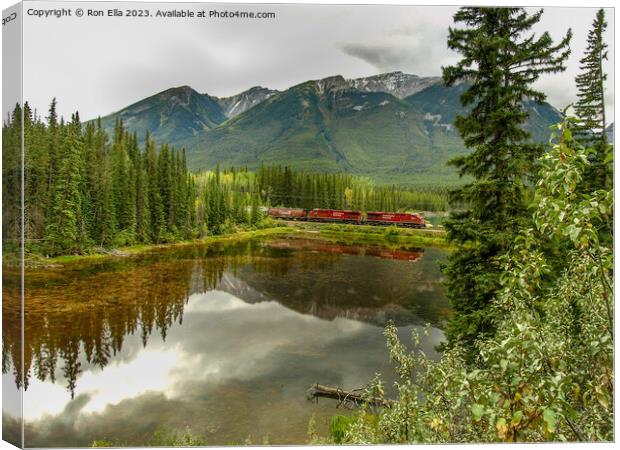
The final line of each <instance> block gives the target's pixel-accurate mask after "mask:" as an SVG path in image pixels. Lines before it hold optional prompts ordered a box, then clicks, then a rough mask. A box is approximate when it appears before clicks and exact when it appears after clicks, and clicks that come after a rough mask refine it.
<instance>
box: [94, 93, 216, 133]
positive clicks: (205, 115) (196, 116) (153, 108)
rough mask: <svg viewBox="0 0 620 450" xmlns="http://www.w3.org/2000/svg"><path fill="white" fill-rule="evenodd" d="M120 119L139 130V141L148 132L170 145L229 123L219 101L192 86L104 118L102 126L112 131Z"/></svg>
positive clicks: (148, 99)
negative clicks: (225, 122) (223, 123)
mask: <svg viewBox="0 0 620 450" xmlns="http://www.w3.org/2000/svg"><path fill="white" fill-rule="evenodd" d="M117 118H120V119H122V120H123V124H124V125H125V127H126V128H127V129H128V130H130V131H136V132H137V133H138V136H139V137H140V140H142V139H143V138H144V134H145V132H146V131H147V130H148V131H149V132H150V133H151V135H152V136H153V137H154V138H155V139H157V141H158V142H167V143H170V144H175V143H177V142H178V141H180V140H183V139H187V138H189V137H192V136H195V135H197V134H199V133H204V132H205V131H207V130H210V129H211V128H214V127H216V126H218V125H219V124H221V123H222V122H224V121H225V120H226V116H225V115H224V112H223V110H222V107H221V106H220V105H219V103H218V102H217V100H216V99H214V98H212V97H209V96H208V95H202V94H200V93H198V92H196V91H195V90H193V89H192V88H190V87H189V86H181V87H176V88H171V89H167V90H165V91H163V92H160V93H159V94H155V95H153V96H151V97H148V98H145V99H144V100H140V101H139V102H137V103H134V104H133V105H130V106H128V107H127V108H124V109H122V110H120V111H118V112H116V113H114V114H110V115H109V116H106V117H103V118H102V119H101V120H102V124H103V127H104V128H106V129H107V130H113V129H114V125H115V123H116V119H117Z"/></svg>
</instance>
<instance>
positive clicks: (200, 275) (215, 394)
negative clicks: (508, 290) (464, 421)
mask: <svg viewBox="0 0 620 450" xmlns="http://www.w3.org/2000/svg"><path fill="white" fill-rule="evenodd" d="M446 254H447V253H446V251H444V250H440V249H435V248H424V249H398V250H394V249H389V248H382V247H377V246H360V245H343V244H337V243H333V242H328V241H325V240H321V239H318V238H317V239H310V238H299V237H286V238H282V237H278V238H271V239H260V240H252V241H247V242H243V243H233V244H230V243H229V244H220V245H213V244H212V245H209V246H189V247H179V248H175V249H167V250H161V251H154V252H151V253H148V254H145V255H142V256H139V257H131V258H115V259H105V260H100V261H96V262H93V261H90V262H88V263H86V262H85V263H80V264H77V265H72V266H70V268H51V269H46V270H40V271H36V272H30V273H27V279H26V290H27V291H26V299H25V302H26V304H25V308H26V318H25V320H26V330H25V341H26V342H25V344H26V347H25V351H24V356H25V361H24V364H25V372H26V376H25V383H26V390H25V395H24V406H23V408H24V418H25V430H26V442H25V443H26V446H30V447H50V446H63V447H75V446H90V445H91V443H92V442H93V441H94V440H108V441H112V442H113V443H115V444H119V445H145V444H148V442H149V440H150V439H151V437H152V435H153V433H154V432H156V431H158V430H159V431H161V430H170V429H176V430H180V431H183V430H185V429H186V428H187V427H189V429H191V431H192V433H195V434H201V435H203V436H204V437H205V438H206V440H207V441H208V443H209V444H211V445H223V444H242V443H244V442H245V441H246V439H248V438H249V439H250V440H251V441H252V442H253V443H255V444H262V443H263V442H264V441H265V440H268V441H269V442H270V443H271V444H303V443H305V441H306V439H307V430H308V422H309V420H310V418H311V417H312V416H313V415H314V416H315V418H316V422H317V428H318V431H319V432H323V433H326V432H327V426H328V423H329V419H330V418H331V417H332V416H333V415H335V414H340V413H343V412H342V410H341V409H336V405H337V402H336V401H334V400H330V399H321V400H320V401H319V402H318V403H315V402H311V401H308V400H307V399H306V390H307V389H308V388H309V387H310V386H311V385H312V384H314V383H321V384H327V385H334V386H339V387H342V388H345V389H350V388H356V387H360V386H363V385H365V384H366V383H367V382H368V381H369V380H370V379H371V378H372V377H373V375H374V374H375V373H377V372H379V373H381V374H382V375H383V378H384V380H385V381H386V382H387V383H386V384H387V385H388V386H389V385H390V384H391V383H392V382H393V380H394V375H393V373H392V370H391V365H390V363H389V360H388V353H387V349H386V345H385V338H384V337H383V335H382V332H383V326H384V325H385V324H386V323H387V321H388V320H393V321H394V322H395V323H396V324H397V325H398V326H399V327H400V334H401V338H402V339H403V340H405V341H406V342H407V343H409V342H410V340H409V336H410V334H411V331H412V330H413V329H414V328H416V327H417V328H421V327H422V326H423V325H424V323H427V322H429V323H431V324H432V329H431V333H430V336H429V337H428V338H427V339H426V340H425V341H424V343H423V348H424V350H425V351H426V353H427V354H429V355H431V356H433V357H437V354H436V353H435V351H434V347H435V346H436V345H437V344H439V343H440V342H441V340H442V339H443V334H442V332H441V327H442V324H443V323H444V322H445V321H446V320H447V319H448V318H449V316H450V310H449V306H448V302H447V300H446V298H445V296H444V291H443V288H442V286H441V273H440V270H439V266H438V262H439V261H441V260H442V259H444V258H445V256H446ZM15 280H16V281H15V282H16V283H17V282H18V278H17V277H16V278H15ZM11 289H12V286H11V283H10V278H9V279H8V282H7V275H6V274H5V287H4V296H5V303H6V305H5V311H4V312H5V314H7V315H6V316H5V323H4V329H3V337H4V346H3V383H4V386H5V387H6V386H9V385H12V388H13V390H15V391H16V390H17V385H16V381H15V380H16V379H17V380H19V379H20V378H21V377H20V374H19V373H18V372H17V371H16V369H15V365H14V363H13V361H14V358H17V356H14V355H17V354H18V350H17V349H18V347H19V324H18V317H17V316H15V318H16V320H14V321H10V323H7V316H10V315H11V311H10V308H11V292H12V291H11ZM13 309H15V308H13ZM18 366H19V364H18ZM17 415H18V410H17V411H16V410H14V408H13V407H11V406H10V405H8V404H7V402H5V404H4V405H3V423H4V427H5V435H6V436H7V437H8V436H10V434H11V433H15V432H16V428H17V427H18V423H17V421H16V419H15V417H16V416H17Z"/></svg>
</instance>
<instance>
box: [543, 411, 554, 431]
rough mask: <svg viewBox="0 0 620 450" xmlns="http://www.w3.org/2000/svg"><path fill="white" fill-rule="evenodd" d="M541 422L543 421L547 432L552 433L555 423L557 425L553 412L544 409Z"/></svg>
mask: <svg viewBox="0 0 620 450" xmlns="http://www.w3.org/2000/svg"><path fill="white" fill-rule="evenodd" d="M543 420H544V421H545V425H546V427H547V430H548V431H550V432H551V433H553V432H554V431H555V428H556V423H557V419H556V416H555V411H553V410H552V409H549V408H546V409H545V410H544V411H543Z"/></svg>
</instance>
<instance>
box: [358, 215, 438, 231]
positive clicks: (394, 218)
mask: <svg viewBox="0 0 620 450" xmlns="http://www.w3.org/2000/svg"><path fill="white" fill-rule="evenodd" d="M366 223H367V224H368V225H396V226H397V227H406V228H424V227H426V222H424V218H423V217H422V216H421V215H420V214H415V213H414V214H410V213H397V212H380V211H370V212H368V213H366Z"/></svg>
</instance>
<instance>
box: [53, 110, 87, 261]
mask: <svg viewBox="0 0 620 450" xmlns="http://www.w3.org/2000/svg"><path fill="white" fill-rule="evenodd" d="M61 128H62V130H61V137H60V148H59V150H60V151H59V155H60V156H61V158H60V159H59V160H60V162H61V165H60V171H59V173H58V176H55V177H54V184H53V186H52V203H51V208H50V221H49V225H48V226H47V229H46V231H47V241H48V244H49V250H50V253H52V254H60V253H74V252H79V251H81V250H82V247H81V244H82V242H81V240H82V230H81V221H82V217H81V214H82V205H81V195H80V183H81V173H82V170H81V166H82V160H81V151H82V142H81V136H80V128H79V122H77V121H76V120H75V116H74V121H73V122H72V123H71V124H69V125H67V126H65V125H62V126H61Z"/></svg>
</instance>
